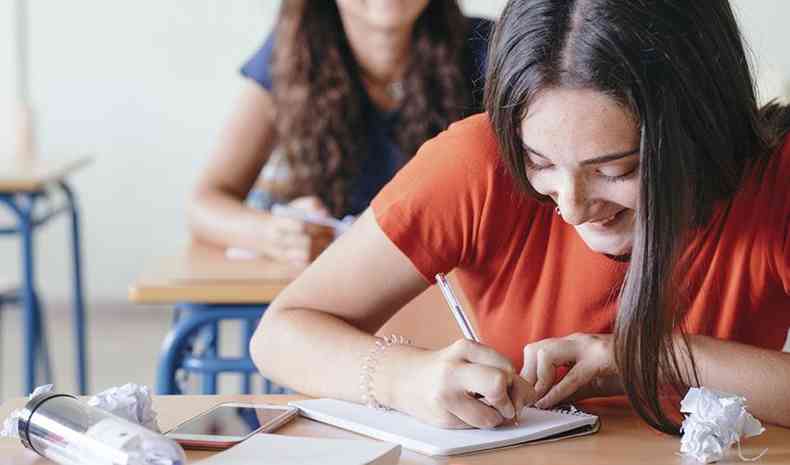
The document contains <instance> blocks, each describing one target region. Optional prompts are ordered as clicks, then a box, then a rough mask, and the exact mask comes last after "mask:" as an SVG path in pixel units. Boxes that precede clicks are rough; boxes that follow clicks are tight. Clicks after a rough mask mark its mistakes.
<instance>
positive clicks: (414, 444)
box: [290, 399, 598, 455]
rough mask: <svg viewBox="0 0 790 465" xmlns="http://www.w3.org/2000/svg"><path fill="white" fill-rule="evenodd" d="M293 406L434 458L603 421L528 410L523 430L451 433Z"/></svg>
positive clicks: (401, 418) (368, 413)
mask: <svg viewBox="0 0 790 465" xmlns="http://www.w3.org/2000/svg"><path fill="white" fill-rule="evenodd" d="M290 405H293V406H294V407H297V408H299V410H300V411H301V413H302V415H303V416H306V417H307V418H312V419H314V420H316V421H320V422H322V423H327V424H330V425H334V426H337V427H340V428H343V429H347V430H350V431H354V432H356V433H360V434H364V435H367V436H371V437H374V438H377V439H381V440H384V441H388V442H392V443H396V444H401V445H403V447H406V448H408V449H412V450H416V451H418V452H422V453H424V454H429V455H454V454H463V453H467V452H474V451H479V450H485V449H492V448H496V447H503V446H508V445H513V444H519V443H522V442H528V441H534V440H538V439H542V438H546V437H548V436H552V435H555V434H558V433H563V432H566V431H570V430H574V429H576V428H579V427H583V426H591V425H594V424H596V423H597V421H598V417H596V416H594V415H588V414H585V413H581V412H579V413H576V414H569V413H561V412H557V411H553V410H538V409H534V408H525V409H524V410H522V411H521V415H520V416H519V423H520V424H519V426H515V425H513V426H500V427H497V428H495V429H464V430H448V429H442V428H437V427H434V426H430V425H426V424H424V423H421V422H420V421H418V420H416V419H414V418H412V417H410V416H408V415H404V414H402V413H400V412H395V411H391V412H382V411H379V410H375V409H372V408H369V407H366V406H364V405H360V404H354V403H351V402H344V401H340V400H334V399H314V400H303V401H297V402H291V403H290Z"/></svg>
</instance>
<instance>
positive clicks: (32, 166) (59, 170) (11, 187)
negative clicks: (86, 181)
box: [0, 157, 92, 192]
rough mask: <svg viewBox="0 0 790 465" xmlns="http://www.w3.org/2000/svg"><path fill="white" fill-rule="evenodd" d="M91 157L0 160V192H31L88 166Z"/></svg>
mask: <svg viewBox="0 0 790 465" xmlns="http://www.w3.org/2000/svg"><path fill="white" fill-rule="evenodd" d="M91 161H92V159H91V157H75V158H64V159H55V160H49V159H38V158H36V159H33V160H30V161H24V160H19V159H15V158H9V159H3V160H0V192H33V191H38V190H41V189H43V188H44V187H45V186H46V185H47V184H50V183H53V182H56V181H60V180H62V179H63V178H65V177H66V176H68V175H69V174H71V173H73V172H75V171H77V170H79V169H80V168H82V167H84V166H86V165H88V164H90V162H91Z"/></svg>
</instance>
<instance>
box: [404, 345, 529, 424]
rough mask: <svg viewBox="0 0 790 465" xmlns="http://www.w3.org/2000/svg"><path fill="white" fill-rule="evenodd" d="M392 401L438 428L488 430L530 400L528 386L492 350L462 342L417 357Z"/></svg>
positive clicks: (511, 415)
mask: <svg viewBox="0 0 790 465" xmlns="http://www.w3.org/2000/svg"><path fill="white" fill-rule="evenodd" d="M418 357H421V358H422V359H421V360H420V362H421V363H419V364H418V366H419V368H417V370H416V371H415V370H404V371H403V372H404V373H410V376H409V379H401V380H400V381H399V384H400V388H399V389H397V390H398V391H400V394H399V395H397V397H399V398H398V399H393V401H394V403H395V404H396V406H397V407H398V408H399V409H400V410H404V411H405V412H406V413H408V414H410V415H412V416H414V417H416V418H419V419H420V420H422V421H423V422H426V423H429V424H432V425H435V426H438V427H440V428H469V427H474V428H493V427H496V426H498V425H500V424H502V423H504V422H506V421H510V420H512V419H514V417H515V413H516V412H520V411H521V409H522V408H523V407H524V406H525V405H528V404H531V403H532V402H533V401H534V400H535V392H534V390H533V389H532V386H531V385H530V384H529V383H527V382H526V381H525V380H524V379H523V378H521V377H520V376H519V375H518V373H517V372H516V370H515V369H514V368H513V365H512V364H511V363H510V360H509V359H507V358H506V357H505V356H503V355H501V354H500V353H498V352H497V351H495V350H494V349H492V348H490V347H487V346H484V345H482V344H478V343H476V342H472V341H469V340H466V339H461V340H458V341H456V342H454V343H453V344H451V345H450V346H448V347H446V348H444V349H441V350H437V351H425V352H421V353H420V354H419V355H418Z"/></svg>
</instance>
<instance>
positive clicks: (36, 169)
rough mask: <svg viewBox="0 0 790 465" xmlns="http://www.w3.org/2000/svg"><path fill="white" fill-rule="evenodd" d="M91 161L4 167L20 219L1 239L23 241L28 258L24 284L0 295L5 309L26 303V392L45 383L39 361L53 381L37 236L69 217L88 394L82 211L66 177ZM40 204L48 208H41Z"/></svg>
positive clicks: (81, 377) (82, 386)
mask: <svg viewBox="0 0 790 465" xmlns="http://www.w3.org/2000/svg"><path fill="white" fill-rule="evenodd" d="M90 162H91V159H90V158H89V157H80V158H72V159H61V160H42V159H34V160H26V161H23V160H17V159H14V160H4V161H2V162H0V203H2V204H4V205H5V206H6V207H7V208H8V209H9V210H10V212H11V213H12V214H13V216H14V218H15V220H16V221H15V224H13V225H10V226H5V225H3V226H2V227H0V234H6V235H18V236H19V238H20V243H21V247H20V249H21V254H20V255H21V258H22V260H21V266H22V273H21V275H22V283H21V285H20V286H19V289H15V290H11V292H4V293H3V294H2V295H0V304H2V303H3V302H4V301H8V302H20V303H21V304H22V309H23V316H24V318H23V321H24V328H25V337H24V341H25V350H24V357H25V374H24V381H23V391H24V392H25V393H29V392H31V391H32V390H33V387H35V386H37V385H39V384H41V381H42V380H41V379H39V378H38V377H37V370H36V361H37V360H40V361H42V362H43V363H42V365H43V368H44V380H43V381H44V382H50V381H51V378H52V374H51V368H50V363H49V354H48V350H47V344H46V337H45V331H44V324H43V318H44V313H43V311H42V308H41V299H40V298H39V293H38V289H37V286H36V273H35V266H34V265H35V240H34V239H35V234H34V233H35V231H36V229H37V228H39V227H41V226H43V225H44V224H46V223H47V222H49V220H50V219H53V218H55V217H56V216H59V215H60V214H66V215H68V216H69V218H70V222H71V228H70V229H71V249H72V265H73V283H74V287H73V289H74V333H75V338H76V346H77V354H76V366H77V388H78V391H79V392H83V393H84V392H87V389H88V384H87V368H86V364H85V356H86V348H85V304H84V299H83V290H82V258H81V251H80V248H81V246H80V219H79V209H78V206H77V198H76V195H75V194H74V191H73V190H72V189H71V187H70V186H69V185H68V184H67V183H66V177H67V176H69V175H70V174H71V173H73V172H74V171H77V170H79V169H80V168H82V167H84V166H85V165H87V164H89V163H90ZM50 191H58V192H60V194H62V196H63V200H62V202H60V201H59V200H60V199H56V200H58V202H54V201H52V199H51V196H50V195H49V194H50ZM37 205H42V206H43V207H44V208H43V209H42V208H37Z"/></svg>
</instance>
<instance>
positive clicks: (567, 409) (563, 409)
mask: <svg viewBox="0 0 790 465" xmlns="http://www.w3.org/2000/svg"><path fill="white" fill-rule="evenodd" d="M551 411H552V412H557V413H562V414H565V415H574V416H577V417H589V416H592V415H590V414H589V413H587V412H583V411H581V410H579V409H577V408H576V407H575V406H573V405H570V404H568V405H563V406H560V407H555V408H553V409H551Z"/></svg>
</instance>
